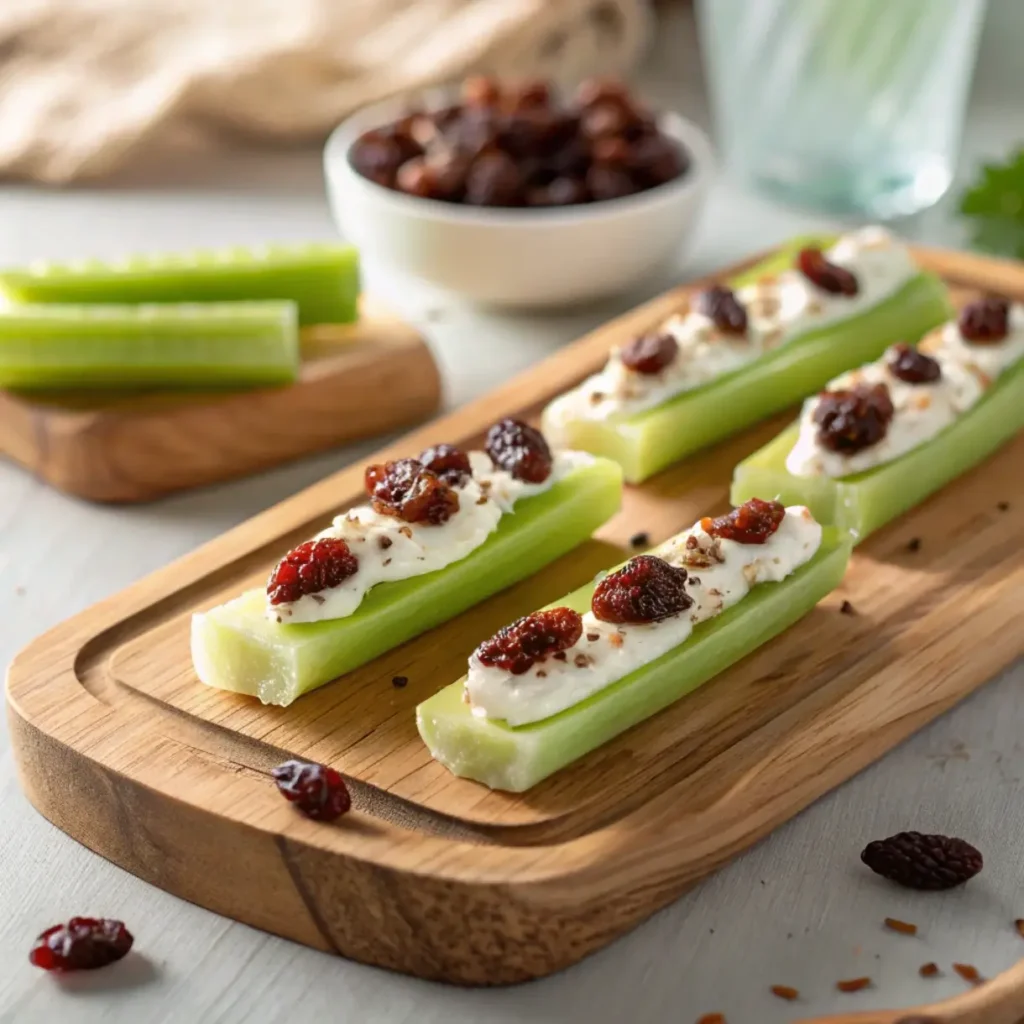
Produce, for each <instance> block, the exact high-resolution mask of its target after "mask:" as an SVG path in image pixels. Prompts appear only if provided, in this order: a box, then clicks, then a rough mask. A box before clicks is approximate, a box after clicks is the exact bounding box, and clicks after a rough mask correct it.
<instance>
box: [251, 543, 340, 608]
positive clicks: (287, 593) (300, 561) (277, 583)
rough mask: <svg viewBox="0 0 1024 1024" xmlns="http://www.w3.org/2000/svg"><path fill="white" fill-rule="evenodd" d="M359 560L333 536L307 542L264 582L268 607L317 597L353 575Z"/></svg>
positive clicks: (279, 564) (278, 565)
mask: <svg viewBox="0 0 1024 1024" xmlns="http://www.w3.org/2000/svg"><path fill="white" fill-rule="evenodd" d="M358 569H359V559H358V558H356V556H355V555H354V554H352V552H351V550H349V546H348V544H346V543H345V541H343V540H339V539H338V538H336V537H321V538H320V539H319V540H307V541H306V542H305V543H304V544H300V545H299V546H298V547H297V548H293V549H292V550H291V551H289V552H288V554H287V555H285V556H284V558H282V559H281V561H280V562H278V563H277V565H276V566H275V567H274V571H273V572H272V573H271V574H270V579H269V580H267V597H268V598H269V600H270V603H271V604H290V603H291V602H292V601H298V599H299V598H300V597H302V596H304V595H305V594H318V593H320V591H321V590H328V589H329V588H330V587H336V586H338V585H339V584H341V583H343V582H344V581H345V580H347V579H348V578H349V576H354V575H355V574H356V571H357V570H358Z"/></svg>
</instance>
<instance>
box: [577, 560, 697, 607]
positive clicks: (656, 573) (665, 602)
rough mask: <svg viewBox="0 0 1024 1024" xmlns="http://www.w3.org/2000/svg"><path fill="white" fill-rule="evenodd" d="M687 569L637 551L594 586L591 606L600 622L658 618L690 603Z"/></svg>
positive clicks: (691, 600)
mask: <svg viewBox="0 0 1024 1024" xmlns="http://www.w3.org/2000/svg"><path fill="white" fill-rule="evenodd" d="M686 576H687V574H686V570H685V569H680V568H677V567H676V566H674V565H669V563H668V562H666V561H665V560H664V559H663V558H657V557H655V556H654V555H637V556H636V557H635V558H631V559H630V560H629V561H628V562H627V563H626V564H625V565H624V566H623V567H622V568H621V569H619V571H618V572H613V573H609V575H607V576H605V578H604V579H603V580H601V582H600V583H598V585H597V586H596V587H595V588H594V596H593V598H591V601H590V608H591V611H593V613H594V615H595V616H596V617H597V618H599V619H600V620H601V621H602V622H660V621H661V620H662V619H667V618H670V617H671V616H673V615H678V614H679V613H680V612H684V611H686V609H687V608H689V607H690V605H692V604H693V598H692V597H690V595H689V594H687V592H686Z"/></svg>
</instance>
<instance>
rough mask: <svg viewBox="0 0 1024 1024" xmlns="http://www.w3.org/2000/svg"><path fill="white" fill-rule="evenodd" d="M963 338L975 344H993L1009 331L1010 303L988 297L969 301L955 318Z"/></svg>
mask: <svg viewBox="0 0 1024 1024" xmlns="http://www.w3.org/2000/svg"><path fill="white" fill-rule="evenodd" d="M957 324H958V325H959V327H960V333H961V334H962V335H963V336H964V339H965V340H967V341H970V342H973V343H974V344H975V345H994V344H995V343H996V342H999V341H1002V340H1003V339H1004V338H1005V337H1006V336H1007V335H1008V334H1009V333H1010V303H1009V301H1008V300H1006V299H998V298H988V299H978V301H977V302H969V303H968V304H967V305H966V306H964V308H963V309H962V310H960V316H959V318H958V320H957Z"/></svg>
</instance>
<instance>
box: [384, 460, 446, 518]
mask: <svg viewBox="0 0 1024 1024" xmlns="http://www.w3.org/2000/svg"><path fill="white" fill-rule="evenodd" d="M366 493H367V494H369V496H370V499H371V501H370V503H371V504H372V505H373V508H374V511H375V512H379V513H380V514H381V515H382V516H394V517H395V518H396V519H402V520H404V521H405V522H407V523H430V524H432V525H434V526H440V525H441V524H442V523H446V522H448V520H449V519H451V517H452V516H453V515H455V513H456V512H458V511H459V496H458V495H457V494H456V493H455V492H454V491H453V490H452V489H451V487H450V486H449V485H448V484H447V483H446V482H445V481H444V480H442V479H441V478H440V477H439V476H438V475H437V474H436V473H433V472H431V471H430V470H429V469H427V468H426V467H425V466H424V465H423V463H421V462H420V461H419V460H418V459H399V460H398V461H397V462H385V463H384V464H383V465H380V464H378V465H374V466H367V467H366ZM410 535H411V531H410Z"/></svg>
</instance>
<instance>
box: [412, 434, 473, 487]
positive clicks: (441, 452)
mask: <svg viewBox="0 0 1024 1024" xmlns="http://www.w3.org/2000/svg"><path fill="white" fill-rule="evenodd" d="M418 461H419V462H421V463H422V464H423V465H424V466H426V468H427V469H429V470H430V471H431V473H436V474H437V475H438V476H439V477H440V478H441V479H442V480H444V482H445V483H448V484H451V485H452V487H459V486H461V485H462V484H464V483H465V482H466V481H467V480H468V479H469V478H470V476H472V474H473V469H472V467H471V466H470V464H469V456H468V455H467V454H466V453H465V452H464V451H463V450H462V449H461V448H456V447H455V445H453V444H435V445H434V446H433V448H428V449H427V450H426V451H424V452H421V453H420V457H419V460H418Z"/></svg>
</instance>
